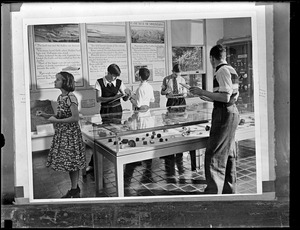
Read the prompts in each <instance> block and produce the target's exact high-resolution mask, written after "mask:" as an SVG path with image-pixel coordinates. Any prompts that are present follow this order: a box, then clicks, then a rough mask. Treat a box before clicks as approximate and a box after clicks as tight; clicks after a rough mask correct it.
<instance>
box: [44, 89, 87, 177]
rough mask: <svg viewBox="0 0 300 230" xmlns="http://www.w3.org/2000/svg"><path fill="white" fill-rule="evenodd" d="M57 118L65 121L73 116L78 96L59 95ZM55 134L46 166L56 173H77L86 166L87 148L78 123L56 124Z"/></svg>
mask: <svg viewBox="0 0 300 230" xmlns="http://www.w3.org/2000/svg"><path fill="white" fill-rule="evenodd" d="M57 103H58V105H57V115H56V118H58V119H63V118H68V117H71V116H72V113H71V109H70V107H71V104H72V103H74V104H76V105H77V106H78V102H77V98H76V96H75V95H74V94H73V93H72V92H70V93H68V95H65V96H63V95H59V96H58V99H57ZM53 125H54V128H55V134H54V136H53V140H52V144H51V147H50V151H49V154H48V159H47V163H46V166H47V167H51V168H52V169H54V170H55V171H63V172H69V171H77V170H79V169H83V168H85V166H86V162H85V146H84V143H83V140H82V134H81V130H80V126H79V123H78V122H70V123H67V122H66V123H54V124H53Z"/></svg>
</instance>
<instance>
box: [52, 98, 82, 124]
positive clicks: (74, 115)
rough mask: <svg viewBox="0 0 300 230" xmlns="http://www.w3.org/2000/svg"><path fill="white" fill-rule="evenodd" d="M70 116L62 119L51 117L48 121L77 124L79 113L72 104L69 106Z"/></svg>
mask: <svg viewBox="0 0 300 230" xmlns="http://www.w3.org/2000/svg"><path fill="white" fill-rule="evenodd" d="M70 109H71V112H72V116H71V117H68V118H63V119H57V118H56V117H54V116H52V117H50V118H49V119H48V120H49V121H50V122H52V123H70V122H78V121H79V111H78V107H77V105H76V104H75V103H72V104H71V106H70Z"/></svg>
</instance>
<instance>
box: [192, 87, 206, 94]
mask: <svg viewBox="0 0 300 230" xmlns="http://www.w3.org/2000/svg"><path fill="white" fill-rule="evenodd" d="M189 91H190V93H192V94H194V95H198V96H203V92H204V90H203V89H201V88H199V87H196V86H192V87H191V88H190V90H189Z"/></svg>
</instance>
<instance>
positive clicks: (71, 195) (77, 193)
mask: <svg viewBox="0 0 300 230" xmlns="http://www.w3.org/2000/svg"><path fill="white" fill-rule="evenodd" d="M62 198H80V188H79V186H78V185H77V188H76V189H71V190H69V191H68V192H67V194H66V195H64V196H62Z"/></svg>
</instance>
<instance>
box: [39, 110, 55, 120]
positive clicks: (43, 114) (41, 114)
mask: <svg viewBox="0 0 300 230" xmlns="http://www.w3.org/2000/svg"><path fill="white" fill-rule="evenodd" d="M36 115H37V116H41V117H43V118H45V119H49V118H50V117H53V116H55V114H49V113H45V112H44V111H41V110H38V111H36Z"/></svg>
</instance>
